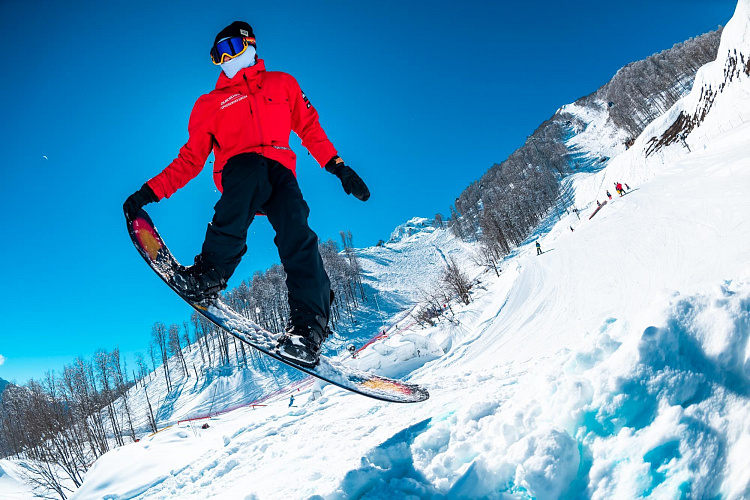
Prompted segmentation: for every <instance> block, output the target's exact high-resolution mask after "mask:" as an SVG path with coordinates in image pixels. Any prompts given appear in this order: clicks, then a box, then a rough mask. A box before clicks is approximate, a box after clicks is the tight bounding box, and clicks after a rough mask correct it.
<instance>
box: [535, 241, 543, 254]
mask: <svg viewBox="0 0 750 500" xmlns="http://www.w3.org/2000/svg"><path fill="white" fill-rule="evenodd" d="M536 254H537V255H541V254H542V245H540V244H539V241H537V242H536Z"/></svg>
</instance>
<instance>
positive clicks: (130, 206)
mask: <svg viewBox="0 0 750 500" xmlns="http://www.w3.org/2000/svg"><path fill="white" fill-rule="evenodd" d="M157 201H159V198H157V196H156V194H155V193H154V190H153V189H151V188H150V187H149V185H148V184H144V185H143V186H141V189H139V190H138V191H136V192H135V193H133V194H131V195H130V196H128V199H127V200H125V203H123V205H122V209H123V211H124V212H125V217H127V218H128V220H133V219H135V218H136V217H137V216H138V211H139V210H140V209H141V208H143V207H144V206H145V205H148V204H149V203H155V202H157Z"/></svg>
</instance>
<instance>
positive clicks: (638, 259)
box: [0, 0, 750, 500]
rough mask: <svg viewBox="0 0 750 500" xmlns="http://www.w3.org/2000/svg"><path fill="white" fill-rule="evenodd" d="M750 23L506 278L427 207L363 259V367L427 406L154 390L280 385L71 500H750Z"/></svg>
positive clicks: (181, 411)
mask: <svg viewBox="0 0 750 500" xmlns="http://www.w3.org/2000/svg"><path fill="white" fill-rule="evenodd" d="M749 33H750V0H740V2H739V5H738V8H737V12H736V14H735V16H734V18H733V19H732V20H731V22H730V23H728V24H727V26H726V27H725V29H724V32H723V34H722V42H721V48H720V50H719V55H718V58H717V61H716V62H714V63H711V64H709V65H707V66H706V67H704V68H703V69H702V70H701V71H700V72H699V75H698V77H697V80H696V82H695V85H694V86H693V90H692V91H691V93H690V94H689V95H688V96H686V97H685V98H684V99H682V100H681V101H679V102H678V103H677V104H675V106H674V107H673V108H672V109H671V110H669V111H668V112H667V113H666V114H664V115H663V116H661V117H660V118H658V119H657V120H655V121H654V122H653V123H652V124H651V125H650V126H648V127H647V128H646V129H645V130H644V131H643V133H642V134H641V136H640V137H638V138H637V139H636V141H635V143H634V145H633V146H632V147H630V148H629V149H628V150H624V148H619V147H616V146H615V144H616V142H617V140H619V138H614V139H613V138H612V137H611V135H609V134H608V133H603V135H602V136H601V137H600V139H599V142H598V143H596V134H595V133H594V130H595V129H594V128H591V127H589V128H587V131H586V136H585V137H583V136H582V137H578V138H575V137H574V138H573V139H572V141H574V142H575V141H577V142H576V144H578V145H579V146H581V147H583V146H582V145H586V144H588V145H587V146H585V147H587V148H589V149H588V151H590V152H595V153H596V154H601V153H602V152H603V151H605V152H607V153H608V155H611V160H610V161H609V162H608V163H607V166H606V168H604V169H603V170H601V171H599V172H596V173H579V174H576V175H574V176H571V177H569V178H568V179H566V181H565V182H566V183H567V185H566V188H568V189H569V190H570V191H571V192H572V194H573V196H574V198H575V204H576V206H577V207H578V208H580V209H581V212H580V214H579V215H580V219H579V218H578V216H576V215H575V214H569V215H567V216H564V217H563V218H562V220H558V219H557V217H556V215H555V216H550V219H549V220H547V221H545V223H544V224H542V225H541V226H540V229H539V230H538V232H537V233H536V234H534V235H533V236H532V238H530V239H529V240H528V242H527V244H525V245H524V246H522V247H521V248H520V249H519V250H518V251H517V252H514V253H513V254H512V256H511V257H509V258H507V259H506V260H505V261H503V262H502V265H501V268H502V272H501V274H500V276H499V277H496V276H495V275H494V273H483V272H482V271H481V270H480V269H479V268H478V267H475V266H474V265H473V264H472V260H473V258H472V252H471V248H470V247H469V246H467V245H466V244H464V243H462V242H460V241H457V240H456V239H455V238H454V237H452V236H451V235H450V233H449V232H448V231H447V230H444V229H436V228H435V227H433V226H432V225H431V224H430V223H429V221H427V220H425V219H419V218H416V219H412V220H411V221H409V222H407V223H406V224H404V225H403V226H401V227H399V228H397V229H396V231H394V233H393V235H392V237H391V239H390V240H389V241H388V242H386V243H384V244H383V245H382V246H378V247H374V248H369V249H361V250H358V251H357V256H358V258H359V260H360V264H361V265H362V267H363V269H364V271H365V280H366V283H365V285H366V287H367V290H368V293H369V294H370V295H371V297H373V299H374V298H377V300H371V301H369V302H368V303H367V304H366V305H365V306H364V307H363V309H362V310H361V312H360V313H359V316H358V320H357V323H356V324H354V325H351V332H352V333H351V335H352V336H353V338H356V339H357V342H362V341H363V340H364V339H366V338H369V337H371V336H373V335H375V334H376V333H378V332H380V331H385V332H386V335H385V336H383V337H382V338H378V339H377V340H376V341H375V342H373V343H371V344H370V345H368V346H367V347H366V348H365V349H364V350H363V351H362V352H361V353H360V354H359V356H358V358H357V359H355V360H349V362H351V363H357V364H359V366H360V367H363V368H369V369H373V370H376V371H378V372H380V373H386V374H390V375H396V376H403V377H405V378H406V379H408V380H409V381H412V382H415V383H419V384H422V385H424V386H426V387H427V388H428V389H429V390H430V394H431V398H430V399H429V400H428V401H426V402H425V403H422V404H417V405H397V404H385V403H381V402H377V401H374V400H370V399H366V398H364V397H361V396H357V395H354V394H351V393H348V392H346V391H343V390H340V389H338V388H335V387H332V386H321V385H319V384H313V383H301V381H299V380H297V381H292V380H289V381H288V382H291V383H292V385H289V386H287V389H286V390H285V391H281V392H277V393H273V394H270V395H269V392H268V391H271V390H272V389H274V388H276V387H277V386H278V384H279V380H278V379H277V378H276V379H274V371H273V368H269V369H268V370H267V371H265V372H262V373H261V372H257V373H253V372H237V373H235V374H229V375H228V376H227V374H221V373H217V374H215V377H212V378H211V379H210V380H208V379H206V380H205V381H203V382H201V384H202V385H200V386H190V385H189V384H184V385H183V386H182V387H183V390H181V392H180V393H179V394H172V395H170V396H169V398H171V399H169V401H166V402H165V401H162V402H160V403H159V407H160V408H165V409H164V410H163V411H164V412H165V414H164V415H165V419H166V420H170V421H171V420H175V421H176V420H178V419H179V418H181V416H185V415H194V414H196V413H200V412H202V411H205V410H206V408H207V407H211V406H212V405H215V404H216V401H215V400H216V394H221V397H222V398H225V399H224V400H223V402H222V404H225V405H227V407H229V406H231V404H230V403H231V402H233V401H237V402H250V401H253V400H256V399H257V398H258V397H259V395H268V396H269V397H265V398H263V400H262V404H261V405H260V406H255V407H252V406H250V407H248V406H246V407H243V408H240V409H237V410H235V411H231V412H228V413H224V414H221V415H217V416H214V417H211V418H210V419H202V420H197V421H193V422H181V423H175V425H173V426H172V427H169V428H166V429H164V430H162V431H160V432H159V433H157V434H154V435H151V436H146V437H144V438H143V439H142V440H141V441H140V442H138V443H133V444H129V445H126V446H123V447H120V448H117V449H115V450H113V451H111V452H109V453H107V454H105V455H104V456H102V457H101V458H100V459H99V460H98V461H97V462H96V463H95V464H94V465H93V467H92V468H91V469H90V470H89V471H88V473H87V476H86V479H85V482H84V484H83V486H82V487H81V488H80V489H79V490H78V491H77V492H76V494H75V495H73V497H72V498H75V499H79V500H81V499H100V498H139V499H140V498H142V499H146V498H181V499H206V498H221V499H250V498H259V499H265V498H309V497H312V496H314V495H319V496H320V497H323V498H405V497H412V498H430V497H433V498H539V499H556V498H568V499H578V498H596V499H611V498H618V499H619V498H621V499H630V498H636V497H651V498H728V499H741V498H750V453H748V450H750V426H749V425H748V422H750V261H749V260H748V258H747V248H748V247H750V197H748V195H747V186H750V75H749V74H748V73H750V35H749ZM732 61H736V63H733V62H732ZM727 68H733V69H732V70H731V71H727ZM730 77H731V78H730ZM709 88H710V89H711V92H710V96H711V98H710V105H709V100H707V99H706V95H707V90H706V89H709ZM570 112H575V110H573V109H572V108H571V110H570ZM681 117H683V118H681ZM684 117H688V118H690V120H687V118H684ZM588 119H589V120H594V118H592V117H588ZM746 119H747V121H745V120H746ZM675 124H677V125H675ZM688 124H689V125H688ZM602 126H604V125H603V124H602ZM678 129H679V132H678V133H673V132H674V131H675V130H678ZM654 138H656V140H655V141H654ZM674 138H677V140H676V141H675V140H672V139H674ZM615 139H616V140H615ZM613 141H614V142H613ZM659 141H661V142H662V145H661V146H660V147H659V148H658V149H657V148H655V147H653V146H654V144H656V142H659ZM597 144H598V145H597ZM615 182H627V183H628V184H629V186H630V189H629V192H628V193H627V194H625V195H624V196H622V197H620V196H618V195H617V194H615V190H614V185H613V184H614V183H615ZM607 190H609V191H610V193H611V194H612V195H613V198H612V199H611V200H608V203H607V204H606V205H605V206H604V207H603V208H602V209H601V210H600V211H599V212H598V213H597V214H596V216H594V217H592V218H589V216H590V215H592V212H593V209H594V208H596V201H597V200H598V201H600V202H601V201H604V200H606V199H607V195H606V191H607ZM592 207H593V208H592ZM571 228H572V231H571ZM535 240H538V241H539V242H540V244H541V247H542V250H543V251H544V253H543V254H542V255H539V256H537V255H536V251H535V249H534V243H533V242H534V241H535ZM450 257H454V258H456V259H458V261H459V262H461V263H462V264H463V265H464V266H465V267H466V268H467V269H469V270H470V272H471V273H472V276H473V277H475V279H476V280H477V284H476V285H475V286H474V288H473V290H472V301H471V303H470V304H469V305H460V304H459V303H458V302H457V301H453V302H452V303H450V307H449V308H446V309H445V312H444V315H443V318H442V319H441V320H440V321H439V322H437V324H436V325H435V326H432V327H429V328H423V327H421V326H419V325H418V324H416V323H415V322H414V321H413V320H412V319H411V317H410V315H409V312H410V307H411V305H413V304H414V303H415V302H416V301H419V300H421V299H422V297H423V295H424V293H425V292H427V291H429V289H430V288H431V287H432V286H434V284H435V283H437V281H438V278H439V276H440V274H441V273H442V270H443V269H444V268H445V262H446V260H447V259H448V258H450ZM337 342H338V343H339V344H343V343H345V339H339V340H337ZM195 362H196V363H197V362H198V360H197V359H196V360H195ZM290 396H294V398H293V400H292V399H291V398H290ZM137 404H138V405H143V404H145V403H143V402H138V403H137ZM166 415H168V418H167V417H166ZM204 424H208V426H207V427H205V428H204V427H203V425H204ZM0 467H2V469H0V485H2V486H3V487H4V486H5V485H7V486H8V487H11V485H13V484H16V483H14V482H13V481H12V477H10V476H8V474H5V475H3V474H2V473H1V471H2V470H6V471H8V470H11V468H10V466H9V467H6V464H5V463H4V462H3V463H0ZM3 481H5V482H3ZM13 487H15V486H13ZM19 491H20V490H19Z"/></svg>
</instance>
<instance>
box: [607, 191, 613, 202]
mask: <svg viewBox="0 0 750 500" xmlns="http://www.w3.org/2000/svg"><path fill="white" fill-rule="evenodd" d="M607 198H609V199H610V200H611V199H612V195H611V194H610V192H609V189H608V190H607Z"/></svg>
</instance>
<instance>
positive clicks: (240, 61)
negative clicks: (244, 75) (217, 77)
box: [220, 45, 255, 79]
mask: <svg viewBox="0 0 750 500" xmlns="http://www.w3.org/2000/svg"><path fill="white" fill-rule="evenodd" d="M254 64H255V47H253V46H252V45H250V46H249V47H248V48H247V49H245V52H243V53H242V54H240V55H238V56H237V57H235V58H234V59H230V60H228V61H227V62H225V63H224V64H221V65H220V66H221V70H222V71H223V72H224V74H225V75H227V78H230V79H231V78H234V75H236V74H237V73H239V71H240V70H241V69H243V68H249V67H250V66H252V65H254Z"/></svg>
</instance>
